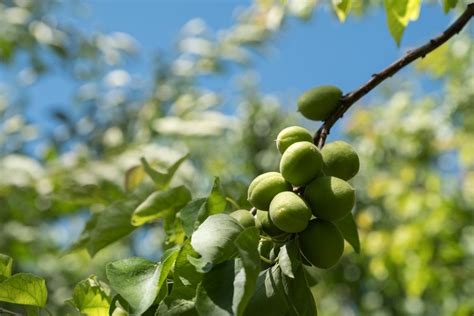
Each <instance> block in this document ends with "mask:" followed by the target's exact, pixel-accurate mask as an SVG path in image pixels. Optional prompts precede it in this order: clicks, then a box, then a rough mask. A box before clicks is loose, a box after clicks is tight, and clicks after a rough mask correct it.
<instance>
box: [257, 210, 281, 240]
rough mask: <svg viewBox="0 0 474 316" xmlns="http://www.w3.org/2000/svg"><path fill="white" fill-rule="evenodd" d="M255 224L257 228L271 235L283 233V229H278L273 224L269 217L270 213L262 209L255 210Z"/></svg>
mask: <svg viewBox="0 0 474 316" xmlns="http://www.w3.org/2000/svg"><path fill="white" fill-rule="evenodd" d="M256 226H257V228H259V229H261V230H263V232H264V233H265V234H267V235H268V236H272V237H273V236H279V235H282V234H284V233H285V232H284V231H282V230H280V229H279V228H278V227H276V226H275V224H274V223H273V222H272V220H271V218H270V214H268V212H266V211H262V210H257V218H256Z"/></svg>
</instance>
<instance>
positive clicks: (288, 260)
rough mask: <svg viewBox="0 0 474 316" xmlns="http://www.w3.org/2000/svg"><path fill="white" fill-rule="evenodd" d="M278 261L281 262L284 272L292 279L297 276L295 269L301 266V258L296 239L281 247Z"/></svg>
mask: <svg viewBox="0 0 474 316" xmlns="http://www.w3.org/2000/svg"><path fill="white" fill-rule="evenodd" d="M278 263H279V264H280V267H281V270H282V272H283V274H285V275H286V276H288V277H290V278H292V279H294V278H295V271H296V270H297V269H298V267H299V266H300V264H301V261H300V260H299V252H298V248H297V246H296V243H295V241H294V240H291V241H289V242H288V243H286V244H284V245H283V246H281V247H280V252H279V253H278Z"/></svg>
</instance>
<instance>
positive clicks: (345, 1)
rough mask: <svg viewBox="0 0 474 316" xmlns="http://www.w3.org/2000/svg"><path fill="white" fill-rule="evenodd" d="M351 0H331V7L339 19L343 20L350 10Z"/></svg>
mask: <svg viewBox="0 0 474 316" xmlns="http://www.w3.org/2000/svg"><path fill="white" fill-rule="evenodd" d="M351 5H352V0H332V7H333V9H334V12H336V15H337V17H338V18H339V21H341V22H344V21H345V20H346V18H347V15H348V14H349V11H350V10H351Z"/></svg>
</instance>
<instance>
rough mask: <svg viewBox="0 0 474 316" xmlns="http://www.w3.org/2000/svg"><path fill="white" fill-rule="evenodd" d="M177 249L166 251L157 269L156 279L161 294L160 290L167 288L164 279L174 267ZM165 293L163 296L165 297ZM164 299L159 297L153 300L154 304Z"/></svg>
mask: <svg viewBox="0 0 474 316" xmlns="http://www.w3.org/2000/svg"><path fill="white" fill-rule="evenodd" d="M179 250H180V249H179V248H178V247H176V248H171V249H168V250H167V251H166V252H165V253H164V254H163V257H162V258H161V263H160V267H159V278H158V289H159V291H160V292H161V289H162V288H163V287H166V288H167V287H168V285H167V283H166V279H167V278H168V275H169V274H170V272H171V271H172V270H173V267H174V265H175V262H176V259H177V258H178V255H179ZM166 295H167V293H166V294H165V296H166ZM163 298H164V297H160V298H159V299H158V300H155V303H159V302H160V301H161V300H162V299H163Z"/></svg>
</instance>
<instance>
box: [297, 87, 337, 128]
mask: <svg viewBox="0 0 474 316" xmlns="http://www.w3.org/2000/svg"><path fill="white" fill-rule="evenodd" d="M341 98H342V91H341V89H339V88H338V87H335V86H320V87H316V88H313V89H311V90H308V91H306V92H305V93H303V94H302V95H301V96H300V98H299V99H298V111H299V112H300V113H301V114H302V115H303V116H304V117H306V118H308V119H310V120H314V121H324V120H325V119H327V118H328V117H329V115H330V114H331V113H332V112H333V111H334V110H335V109H336V107H337V106H338V105H339V102H340V101H341Z"/></svg>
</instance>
